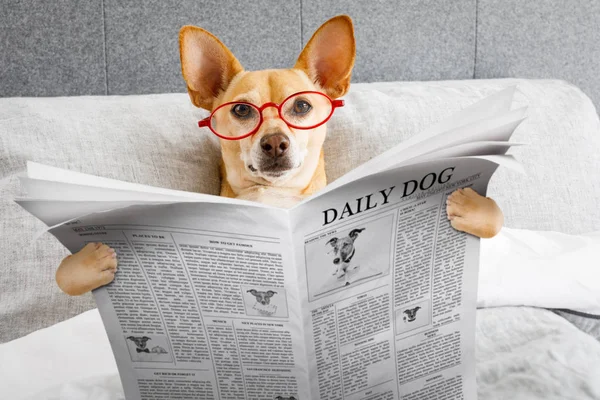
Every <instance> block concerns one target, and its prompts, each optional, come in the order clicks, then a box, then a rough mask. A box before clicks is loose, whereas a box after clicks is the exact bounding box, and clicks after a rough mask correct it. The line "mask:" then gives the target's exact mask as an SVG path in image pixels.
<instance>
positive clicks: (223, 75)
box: [179, 25, 244, 111]
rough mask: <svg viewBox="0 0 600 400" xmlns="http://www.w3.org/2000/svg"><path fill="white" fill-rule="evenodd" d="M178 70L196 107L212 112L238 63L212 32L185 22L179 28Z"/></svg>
mask: <svg viewBox="0 0 600 400" xmlns="http://www.w3.org/2000/svg"><path fill="white" fill-rule="evenodd" d="M179 53H180V56H181V72H182V73H183V79H185V83H187V87H188V93H189V95H190V99H191V100H192V103H194V105H195V106H196V107H201V108H204V109H206V110H208V111H212V107H213V102H214V100H215V98H216V97H217V96H218V95H219V93H220V92H221V91H223V90H225V89H227V86H229V83H230V82H231V80H232V79H233V77H234V76H236V75H237V74H238V73H239V72H241V71H243V70H244V68H242V65H241V64H240V62H239V61H238V60H237V58H235V56H234V55H233V53H231V51H230V50H229V49H228V48H227V47H226V46H225V45H224V44H223V43H222V42H221V41H220V40H219V39H217V37H216V36H214V35H213V34H212V33H210V32H208V31H205V30H204V29H202V28H198V27H197V26H191V25H186V26H184V27H183V28H181V30H180V31H179Z"/></svg>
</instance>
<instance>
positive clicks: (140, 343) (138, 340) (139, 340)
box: [127, 336, 152, 353]
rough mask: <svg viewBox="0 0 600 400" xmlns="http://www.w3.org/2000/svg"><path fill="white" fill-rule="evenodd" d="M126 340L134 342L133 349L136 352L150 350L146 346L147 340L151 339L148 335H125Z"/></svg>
mask: <svg viewBox="0 0 600 400" xmlns="http://www.w3.org/2000/svg"><path fill="white" fill-rule="evenodd" d="M127 340H131V341H132V342H133V343H135V350H136V351H137V352H138V353H150V350H149V349H148V348H147V347H146V345H147V343H148V340H152V339H151V338H149V337H148V336H142V337H139V336H127Z"/></svg>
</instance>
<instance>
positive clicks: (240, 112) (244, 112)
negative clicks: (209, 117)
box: [231, 104, 252, 118]
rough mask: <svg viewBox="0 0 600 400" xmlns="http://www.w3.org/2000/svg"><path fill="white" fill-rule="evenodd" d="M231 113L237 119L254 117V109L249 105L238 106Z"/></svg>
mask: <svg viewBox="0 0 600 400" xmlns="http://www.w3.org/2000/svg"><path fill="white" fill-rule="evenodd" d="M231 113H232V114H233V115H234V116H235V117H237V118H249V117H250V116H252V107H250V106H249V105H248V104H236V105H235V106H233V108H232V109H231Z"/></svg>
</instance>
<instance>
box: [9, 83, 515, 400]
mask: <svg viewBox="0 0 600 400" xmlns="http://www.w3.org/2000/svg"><path fill="white" fill-rule="evenodd" d="M514 92H515V88H509V89H506V90H503V91H501V92H499V93H497V94H494V95H492V96H490V97H488V98H486V99H483V100H481V101H480V102H477V103H475V104H474V105H472V106H470V107H467V108H466V109H464V110H463V111H461V112H459V113H457V114H456V115H454V116H452V117H450V118H449V119H447V120H445V121H442V122H440V123H438V124H435V125H434V126H433V127H431V128H430V129H428V130H426V131H425V132H424V133H423V134H422V135H417V136H415V137H413V138H411V139H410V140H408V141H406V142H404V143H402V144H400V145H398V146H396V147H394V148H393V149H391V150H389V151H387V152H386V153H384V154H382V155H380V156H378V157H375V158H374V159H372V160H371V161H369V162H367V163H366V164H365V165H364V166H361V167H359V168H357V169H355V170H353V171H350V172H349V173H348V174H347V175H345V176H343V177H341V178H340V179H339V180H337V181H335V182H333V183H332V184H331V185H329V186H328V187H327V188H326V189H324V190H322V191H321V192H320V193H318V194H317V195H315V196H311V197H310V198H308V199H306V200H304V201H303V202H301V203H300V204H298V205H297V206H295V207H293V208H292V209H289V210H285V209H279V208H274V207H267V206H264V205H259V204H255V203H250V202H247V201H240V200H236V199H225V198H221V197H218V196H209V195H203V194H195V193H188V192H181V191H174V190H168V189H161V188H153V187H150V186H145V185H139V184H131V183H126V182H121V181H118V180H111V179H106V178H100V177H94V176H91V175H86V174H81V173H77V172H72V171H67V170H62V169H58V168H54V167H48V166H44V165H41V164H37V163H33V162H30V163H28V168H27V175H25V176H23V177H22V178H21V182H22V185H23V188H24V189H25V190H26V192H27V193H28V197H23V198H20V199H17V200H16V201H17V202H18V203H19V204H20V205H21V206H22V207H23V208H24V209H26V210H27V211H28V212H30V213H31V214H33V215H34V216H36V217H37V218H39V219H40V220H41V221H42V222H44V223H45V224H46V225H47V226H48V227H49V228H48V231H49V232H50V233H51V234H52V235H54V236H55V237H56V238H57V239H58V240H59V241H60V242H61V243H63V244H64V245H65V246H66V247H67V248H68V249H69V250H70V251H72V252H75V251H78V250H79V249H81V248H82V247H83V246H84V245H85V244H86V243H89V242H103V243H106V244H108V245H109V246H111V247H112V248H114V249H115V250H116V252H117V255H118V261H119V269H118V272H117V274H116V277H115V280H114V281H113V282H112V283H111V284H109V285H107V286H104V287H102V288H99V289H96V290H95V291H94V297H95V300H96V302H97V304H98V308H99V311H100V314H101V316H102V320H103V323H104V326H105V329H106V331H107V334H108V337H109V340H110V343H111V346H112V349H113V352H114V355H115V359H116V362H117V366H118V368H119V373H120V376H121V380H122V383H123V389H124V392H125V395H126V398H127V399H129V400H137V399H139V400H141V399H164V398H177V399H179V398H181V399H184V398H206V399H220V398H243V399H349V400H354V399H384V398H385V399H425V398H429V396H430V395H431V394H432V393H440V392H444V393H446V396H447V397H445V398H449V399H450V398H455V399H475V398H476V387H475V365H474V364H475V358H474V340H475V338H474V326H475V309H476V294H477V271H478V265H479V239H478V238H476V237H473V236H470V235H467V234H465V233H462V232H458V231H456V230H454V229H453V228H452V226H451V225H450V223H449V221H448V219H447V217H446V212H445V210H446V198H447V196H448V195H450V194H451V193H452V192H454V191H455V190H456V189H457V188H464V187H472V188H473V189H475V190H476V191H477V192H479V193H480V194H482V195H485V194H486V190H487V185H488V182H489V179H490V178H491V176H492V175H493V173H494V171H495V170H496V168H497V166H498V165H502V166H506V167H508V168H512V169H514V170H517V171H521V172H522V168H521V166H520V164H519V163H518V162H517V161H516V160H515V159H514V158H513V157H512V156H510V155H506V152H507V150H509V149H510V147H511V146H514V145H518V144H517V143H511V142H508V140H509V138H510V136H511V135H512V133H513V132H514V130H515V129H516V128H517V127H518V126H519V124H520V123H521V122H522V121H523V119H524V118H525V113H526V111H525V109H517V110H512V111H510V105H511V103H512V97H513V95H514ZM65 198H68V199H69V200H64V199H65ZM58 261H59V260H57V263H58ZM92 367H93V364H92ZM186 396H187V397H186ZM190 396H191V397H190Z"/></svg>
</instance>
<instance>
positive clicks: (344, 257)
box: [326, 228, 365, 284]
mask: <svg viewBox="0 0 600 400" xmlns="http://www.w3.org/2000/svg"><path fill="white" fill-rule="evenodd" d="M364 230H365V228H359V229H352V230H351V231H350V233H348V236H345V237H342V238H338V237H334V238H331V239H329V240H328V241H327V243H326V245H327V246H331V247H332V250H331V251H329V253H328V254H330V253H333V255H334V259H333V265H334V270H333V275H335V276H336V277H337V278H338V279H342V278H344V277H345V276H346V272H349V271H351V270H355V269H357V268H358V267H359V266H358V264H356V263H355V264H354V265H352V264H351V262H352V259H353V258H354V255H355V254H356V248H355V247H354V241H355V240H356V239H357V238H358V235H359V234H360V233H362V232H363V231H364ZM346 283H347V284H349V282H348V281H347V282H346Z"/></svg>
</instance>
